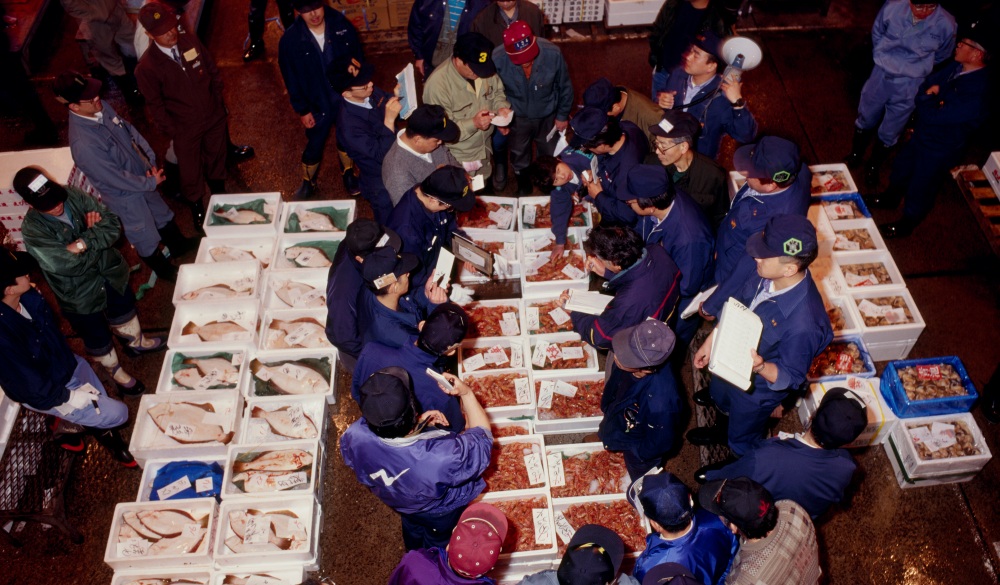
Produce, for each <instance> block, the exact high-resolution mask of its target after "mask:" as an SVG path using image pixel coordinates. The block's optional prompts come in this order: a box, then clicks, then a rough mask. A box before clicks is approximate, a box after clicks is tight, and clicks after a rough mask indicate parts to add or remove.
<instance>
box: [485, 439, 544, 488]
mask: <svg viewBox="0 0 1000 585" xmlns="http://www.w3.org/2000/svg"><path fill="white" fill-rule="evenodd" d="M512 443H526V444H529V445H531V455H537V456H538V457H537V458H536V460H535V461H536V463H538V464H539V465H541V473H540V475H539V476H538V477H539V479H540V480H541V481H540V482H539V483H535V484H532V485H531V486H529V487H528V488H525V489H529V490H537V489H548V487H549V470H548V467H547V466H546V463H545V439H543V438H542V436H541V435H518V436H516V437H500V438H498V439H494V440H493V450H494V454H495V456H498V455H499V447H501V446H504V445H510V444H512ZM527 457H528V455H525V459H524V460H520V459H519V460H518V464H520V465H522V466H524V467H525V468H527V465H528V463H527V459H526V458H527ZM494 461H495V459H494ZM494 469H495V468H493V463H491V464H490V468H487V471H486V472H484V473H483V479H484V480H486V489H487V490H488V491H487V492H485V493H491V494H492V493H501V492H505V493H510V492H523V491H525V490H524V489H519V490H498V489H496V488H495V487H493V486H492V485H490V480H491V479H492V478H491V477H490V475H491V473H488V472H493V473H495V471H494ZM529 481H530V480H529ZM494 485H495V483H494Z"/></svg>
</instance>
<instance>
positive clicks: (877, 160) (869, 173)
mask: <svg viewBox="0 0 1000 585" xmlns="http://www.w3.org/2000/svg"><path fill="white" fill-rule="evenodd" d="M887 158H889V147H888V146H886V145H885V144H883V143H882V141H881V140H876V141H875V145H874V146H872V155H871V157H870V158H869V159H868V164H867V165H865V186H866V187H868V188H869V189H877V188H878V175H879V171H880V170H881V169H882V163H884V162H885V159H887Z"/></svg>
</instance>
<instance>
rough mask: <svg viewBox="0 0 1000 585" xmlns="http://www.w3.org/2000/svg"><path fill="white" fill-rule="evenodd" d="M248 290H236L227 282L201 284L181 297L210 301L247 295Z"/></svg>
mask: <svg viewBox="0 0 1000 585" xmlns="http://www.w3.org/2000/svg"><path fill="white" fill-rule="evenodd" d="M248 296H250V290H249V289H247V290H236V289H234V288H233V287H231V286H229V285H228V284H213V285H212V286H203V287H201V288H199V289H195V290H193V291H191V292H187V293H184V295H183V296H182V297H181V298H182V299H184V300H185V301H194V300H198V301H211V300H214V299H229V298H233V297H248Z"/></svg>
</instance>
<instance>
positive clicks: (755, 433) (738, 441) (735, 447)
mask: <svg viewBox="0 0 1000 585" xmlns="http://www.w3.org/2000/svg"><path fill="white" fill-rule="evenodd" d="M708 388H709V393H710V394H711V395H712V400H714V401H715V404H716V406H718V407H719V410H721V411H722V412H723V413H724V414H727V415H729V449H730V450H731V451H732V452H733V454H734V455H736V456H737V457H742V456H743V455H744V454H745V453H746V452H747V451H750V450H751V449H753V448H754V447H756V446H757V445H758V444H760V442H761V441H762V440H763V439H764V430H765V429H766V428H767V419H768V418H769V417H770V416H771V412H772V411H773V410H774V409H775V407H777V406H778V405H779V404H781V400H782V399H783V398H784V394H783V393H779V392H769V391H766V390H759V389H758V390H754V391H753V392H751V393H746V392H744V391H742V390H740V389H739V388H737V387H736V386H733V385H732V384H730V383H729V382H726V381H725V380H723V379H722V378H718V377H715V376H713V377H712V382H711V384H710V385H709V387H708ZM751 389H753V388H751Z"/></svg>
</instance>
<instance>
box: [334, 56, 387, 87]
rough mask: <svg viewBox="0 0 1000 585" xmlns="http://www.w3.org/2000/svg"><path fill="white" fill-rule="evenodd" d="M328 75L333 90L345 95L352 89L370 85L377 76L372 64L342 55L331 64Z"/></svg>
mask: <svg viewBox="0 0 1000 585" xmlns="http://www.w3.org/2000/svg"><path fill="white" fill-rule="evenodd" d="M326 74H327V78H328V79H329V80H330V85H331V86H333V90H334V91H336V92H337V93H343V92H345V91H347V90H349V89H351V88H352V87H362V86H364V85H368V82H369V81H371V80H372V76H373V75H375V66H374V65H372V64H371V63H362V62H361V61H359V60H358V59H356V58H354V57H352V56H350V55H342V56H341V57H339V58H337V59H336V60H335V61H334V62H333V63H330V68H329V69H327V72H326Z"/></svg>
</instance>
